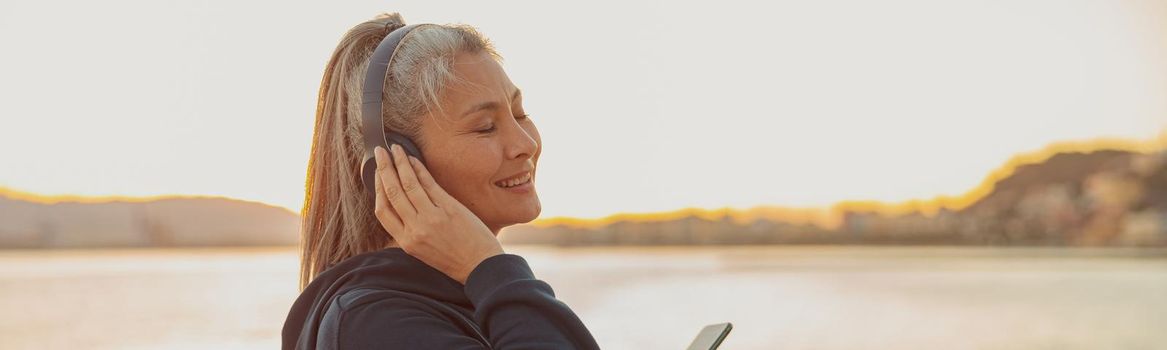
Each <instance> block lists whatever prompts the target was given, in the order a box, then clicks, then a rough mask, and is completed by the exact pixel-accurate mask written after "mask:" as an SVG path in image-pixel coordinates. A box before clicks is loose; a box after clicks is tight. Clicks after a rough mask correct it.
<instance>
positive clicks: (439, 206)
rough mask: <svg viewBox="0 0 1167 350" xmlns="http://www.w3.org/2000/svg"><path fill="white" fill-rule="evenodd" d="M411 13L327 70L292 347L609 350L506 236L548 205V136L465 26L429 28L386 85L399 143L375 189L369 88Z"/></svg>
mask: <svg viewBox="0 0 1167 350" xmlns="http://www.w3.org/2000/svg"><path fill="white" fill-rule="evenodd" d="M403 26H404V22H403V20H402V19H401V17H400V15H397V14H390V15H382V16H379V17H378V18H376V19H374V20H371V21H368V22H365V23H362V24H360V25H357V26H356V27H354V28H353V29H351V30H350V31H349V32H348V33H347V34H346V35H345V36H344V37H343V38H342V39H341V41H340V45H339V46H338V47H337V48H336V51H335V52H334V53H333V55H332V58H331V59H330V61H329V63H328V66H327V68H326V69H325V72H324V79H323V80H322V83H321V87H320V97H319V101H318V106H317V110H316V130H315V134H314V135H313V141H312V154H311V158H310V160H309V165H308V181H307V186H306V187H307V197H306V199H305V202H304V209H303V222H302V225H303V226H302V232H301V235H302V237H301V241H302V242H301V246H302V251H301V259H302V260H301V278H300V288H301V294H300V296H299V298H298V299H297V300H296V301H295V303H294V305H293V306H292V309H291V311H290V312H289V314H288V318H287V321H286V322H285V323H284V328H283V348H284V349H380V348H401V349H486V348H494V349H508V348H523V349H567V348H584V349H595V348H598V346H597V345H596V342H595V340H594V339H593V338H592V335H591V334H590V333H589V332H588V330H587V328H586V327H584V325H583V323H582V322H581V321H580V320H579V318H578V317H576V315H575V314H574V313H573V312H572V311H571V309H569V308H568V307H567V305H565V304H564V303H562V302H560V301H559V300H557V299H555V294H554V292H553V291H552V289H551V287H550V286H549V285H547V284H546V283H544V282H543V281H540V280H538V279H536V278H535V276H534V275H533V274H532V272H531V269H530V267H529V266H528V265H527V262H526V261H525V260H524V259H523V258H522V257H520V256H518V255H513V254H507V253H505V252H503V250H502V246H501V245H500V244H499V242H498V239H497V235H498V233H499V231H500V230H501V229H502V228H503V227H506V226H509V225H513V224H517V223H525V222H529V221H531V220H534V219H535V218H536V217H537V216H538V215H539V211H540V209H541V207H540V203H539V197H538V196H537V194H536V193H535V188H534V175H535V169H536V165H537V163H538V160H539V153H540V149H541V147H540V146H541V145H540V142H541V141H540V139H539V132H538V130H537V129H536V128H535V124H534V123H533V122H532V121H531V119H529V118H528V115H527V114H526V113H525V111H524V110H523V106H522V96H521V94H520V92H519V89H518V88H517V87H516V86H515V85H514V84H513V83H512V82H511V81H510V79H509V78H507V75H506V73H505V72H504V71H503V69H502V67H501V66H500V65H499V60H500V56H499V55H498V53H497V52H495V50H494V48H493V46H492V45H491V44H490V42H489V41H488V40H487V39H485V38H484V37H482V35H480V34H479V33H478V32H477V31H476V30H474V29H473V28H471V27H468V26H463V25H444V26H439V25H423V26H418V27H416V28H414V29H413V30H412V31H410V32H409V34H408V35H407V36H405V38H404V39H403V40H402V41H401V44H400V45H398V46H397V49H396V51H394V54H393V56H392V57H393V58H392V61H391V62H390V64H389V68H388V74H387V77H386V79H385V83H384V86H383V90H384V94H383V95H382V96H383V98H384V99H385V101H386V103H385V106H384V107H383V108H382V118H383V123H384V126H385V127H386V128H387V129H389V130H394V131H397V132H399V133H402V134H404V135H405V136H407V137H408V138H410V139H411V140H413V141H414V142H415V144H416V145H417V147H418V148H419V149H420V151H421V154H422V157H424V159H425V164H424V165H423V164H422V162H420V161H418V160H417V159H416V158H414V157H410V156H407V155H406V154H405V153H404V152H402V151H401V149H400V147H399V146H397V145H394V146H393V147H391V149H389V150H385V149H384V148H380V147H378V148H377V150H376V159H377V162H376V164H377V170H376V176H375V183H376V185H375V186H374V187H375V188H376V190H375V191H374V192H376V194H375V195H370V194H369V193H367V191H365V187H364V186H363V185H362V180H361V174H360V161H361V158H362V152H363V148H362V147H363V146H362V145H363V144H362V141H363V139H362V137H363V136H362V134H361V128H360V127H361V116H360V112H361V102H362V101H361V84H362V81H363V78H364V76H365V72H366V71H367V69H368V65H369V62H368V61H369V56H370V54H371V53H372V51H373V50H374V48H376V46H377V45H378V44H379V42H380V41H381V40H382V39H383V38H385V36H386V35H388V33H390V32H392V31H393V30H394V29H397V28H401V27H403Z"/></svg>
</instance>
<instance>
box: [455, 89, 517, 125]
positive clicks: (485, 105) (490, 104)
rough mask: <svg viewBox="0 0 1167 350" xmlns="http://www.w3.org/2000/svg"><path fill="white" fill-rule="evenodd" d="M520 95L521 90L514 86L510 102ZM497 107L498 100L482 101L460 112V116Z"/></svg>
mask: <svg viewBox="0 0 1167 350" xmlns="http://www.w3.org/2000/svg"><path fill="white" fill-rule="evenodd" d="M522 95H523V90H520V89H517V88H516V89H515V93H514V94H511V102H514V101H515V99H517V98H519V96H522ZM498 107H499V106H498V102H495V101H487V102H482V103H479V104H476V105H474V107H470V109H469V110H467V111H466V113H462V117H463V118H465V117H466V116H467V115H470V114H472V113H474V112H478V111H482V110H488V109H498Z"/></svg>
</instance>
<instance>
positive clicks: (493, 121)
mask: <svg viewBox="0 0 1167 350" xmlns="http://www.w3.org/2000/svg"><path fill="white" fill-rule="evenodd" d="M454 73H455V74H456V75H457V76H458V78H459V79H462V80H464V81H466V82H468V83H466V84H462V83H451V84H448V85H447V88H446V90H445V91H444V92H443V96H442V101H441V103H442V109H443V110H441V111H437V110H435V111H434V112H433V113H434V114H432V115H425V116H422V122H421V123H422V125H421V139H423V140H424V141H423V142H422V144H421V145H420V146H419V147H421V153H422V155H423V156H424V157H425V160H426V168H427V169H429V171H430V173H432V174H433V176H434V180H435V181H437V182H438V184H439V185H441V186H442V188H443V189H445V190H446V192H448V193H449V194H450V195H451V196H453V197H454V198H456V199H458V201H459V202H462V204H463V205H465V206H466V207H467V208H469V209H470V211H472V212H474V214H475V215H477V216H478V218H479V219H482V222H483V223H485V224H486V226H487V227H489V228H490V230H491V232H494V234H495V235H498V232H499V230H501V229H502V228H503V227H506V226H509V225H513V224H517V223H525V222H529V221H531V220H534V219H535V218H536V217H538V216H539V212H540V210H542V206H541V204H540V203H539V196H538V194H536V193H535V180H534V179H535V167H536V165H538V162H539V152H540V151H541V150H542V147H541V146H542V141H541V140H540V139H539V130H538V129H536V128H535V123H534V122H532V121H531V120H530V119H528V118H527V117H526V116H525V114H526V112H525V111H524V110H523V100H522V95H520V94H519V89H518V88H517V87H515V85H514V84H512V83H511V80H510V78H508V77H507V75H506V72H504V71H503V69H502V66H501V65H499V64H498V62H495V60H494V59H492V58H491V56H490V55H489V54H487V53H485V52H483V53H475V54H470V53H463V54H459V55H458V56H457V57H456V58H455V60H454ZM439 113H440V114H439ZM528 178H529V179H530V181H524V179H528ZM515 179H517V180H518V181H510V180H515ZM516 182H518V183H523V182H526V183H525V184H522V185H517V186H514V184H515V183H516Z"/></svg>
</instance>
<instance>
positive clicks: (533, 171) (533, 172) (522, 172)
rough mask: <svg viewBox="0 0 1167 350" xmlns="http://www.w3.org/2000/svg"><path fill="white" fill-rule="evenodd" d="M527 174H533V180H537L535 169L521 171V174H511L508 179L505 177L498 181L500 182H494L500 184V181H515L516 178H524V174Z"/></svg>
mask: <svg viewBox="0 0 1167 350" xmlns="http://www.w3.org/2000/svg"><path fill="white" fill-rule="evenodd" d="M526 173H531V178H532V179H534V178H535V169H527V170H523V171H520V172H517V173H514V174H511V176H507V177H504V178H501V179H498V180H494V182H500V181H506V180H510V179H514V178H516V177H519V176H523V174H526Z"/></svg>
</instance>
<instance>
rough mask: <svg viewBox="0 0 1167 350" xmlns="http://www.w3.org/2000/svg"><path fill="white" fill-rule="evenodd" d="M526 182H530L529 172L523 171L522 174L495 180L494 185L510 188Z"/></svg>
mask: <svg viewBox="0 0 1167 350" xmlns="http://www.w3.org/2000/svg"><path fill="white" fill-rule="evenodd" d="M528 182H531V173H530V172H526V173H523V174H522V175H519V176H515V177H513V178H510V179H505V180H502V181H498V182H495V183H494V185H495V186H498V187H502V188H511V187H515V186H519V185H523V184H526V183H528Z"/></svg>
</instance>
